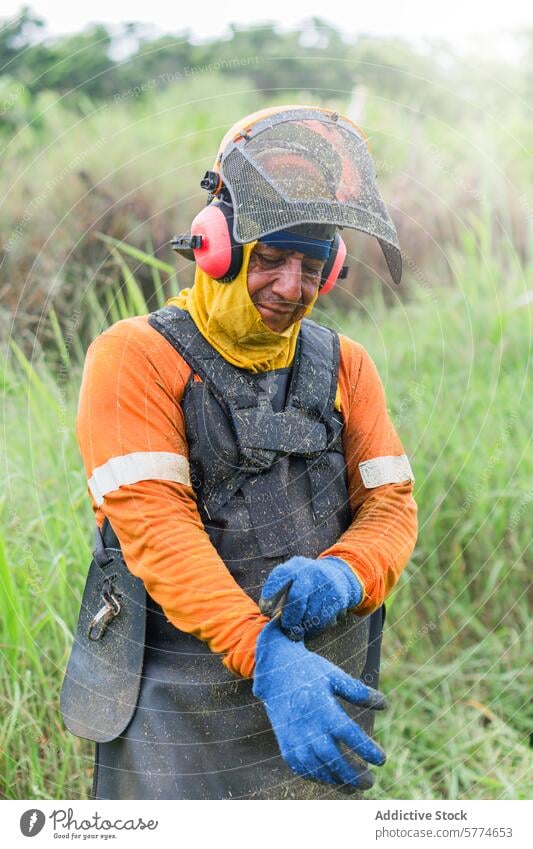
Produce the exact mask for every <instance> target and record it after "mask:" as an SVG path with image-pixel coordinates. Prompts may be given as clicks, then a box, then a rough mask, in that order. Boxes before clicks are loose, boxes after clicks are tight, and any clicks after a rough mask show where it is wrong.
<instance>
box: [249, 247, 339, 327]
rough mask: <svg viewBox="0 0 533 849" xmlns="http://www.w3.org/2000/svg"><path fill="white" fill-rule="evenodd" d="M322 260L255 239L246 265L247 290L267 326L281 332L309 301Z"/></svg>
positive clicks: (311, 298)
mask: <svg viewBox="0 0 533 849" xmlns="http://www.w3.org/2000/svg"><path fill="white" fill-rule="evenodd" d="M323 268H324V262H322V260H319V259H312V258H311V257H309V256H306V255H305V254H303V253H299V252H298V251H288V250H285V249H284V248H276V247H273V246H272V245H266V244H263V243H262V242H258V243H257V245H255V247H254V249H253V251H252V253H251V256H250V263H249V266H248V293H249V295H250V297H251V299H252V301H253V303H254V305H255V307H256V309H257V310H258V311H259V313H260V315H261V318H262V319H263V321H264V323H265V324H266V326H267V327H268V328H269V329H270V330H273V331H274V332H275V333H282V332H283V331H284V330H287V328H288V327H290V326H291V324H294V322H295V321H298V320H299V319H300V318H301V317H302V316H303V314H304V312H305V310H306V308H307V307H308V306H309V304H311V303H312V301H313V298H314V297H315V294H316V291H317V289H318V286H319V283H320V275H321V273H322V269H323Z"/></svg>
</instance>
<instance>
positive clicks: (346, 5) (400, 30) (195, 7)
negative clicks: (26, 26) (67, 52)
mask: <svg viewBox="0 0 533 849" xmlns="http://www.w3.org/2000/svg"><path fill="white" fill-rule="evenodd" d="M27 2H28V5H30V7H31V9H32V11H34V12H35V13H37V14H38V15H39V16H40V17H42V18H44V19H45V20H46V22H47V26H48V29H47V34H50V35H61V34H64V33H69V32H77V31H79V30H80V29H82V28H83V27H84V26H86V25H87V24H88V23H90V22H102V23H106V24H113V25H117V24H123V23H125V22H127V21H142V22H143V23H146V24H151V25H153V26H154V27H155V28H156V30H157V31H158V32H180V31H183V30H184V29H189V30H191V31H192V32H193V33H194V34H195V35H197V36H198V37H200V38H207V37H213V36H217V35H220V34H223V33H224V32H225V31H226V29H227V24H228V23H229V22H233V23H238V24H261V23H264V22H265V21H275V22H277V23H279V24H281V23H283V24H284V25H286V26H287V27H292V26H294V25H295V24H297V23H299V22H300V21H302V20H303V19H305V18H309V17H311V16H313V15H318V16H320V17H322V18H324V19H325V20H327V21H329V22H331V23H332V24H333V25H335V26H336V27H337V28H338V29H341V30H343V31H344V32H346V33H347V34H357V33H372V34H383V35H400V36H403V37H405V38H410V39H413V40H415V41H417V42H419V41H420V40H421V39H425V38H431V39H438V38H442V39H445V40H447V41H450V42H451V43H452V44H453V45H454V46H455V47H457V48H459V49H465V48H466V49H468V48H476V47H480V48H483V43H484V39H483V38H481V39H480V38H479V35H481V36H483V35H485V36H491V39H490V40H491V41H492V39H494V38H495V37H497V38H498V47H499V49H501V51H502V53H504V54H505V53H507V51H508V48H509V44H510V43H511V39H509V38H508V36H507V33H509V32H510V31H512V30H513V29H522V28H524V27H525V26H528V25H529V26H531V25H532V21H533V16H532V15H531V13H529V12H528V10H527V7H528V5H530V4H528V3H526V2H524V0H505V2H503V3H495V2H492V3H491V2H487V1H486V0H470V2H468V0H445V2H444V3H442V2H441V3H438V4H437V3H431V2H429V0H381V2H375V0H374V2H368V0H367V2H364V3H361V2H357V0H351V2H347V0H341V2H340V3H338V5H337V6H335V4H334V3H332V2H326V0H322V2H319V3H317V2H312V0H268V2H265V3H264V4H259V3H256V2H253V3H252V2H251V0H229V2H227V3H223V2H220V0H219V1H218V2H216V3H215V2H213V0H208V2H205V0H204V2H194V1H193V2H188V3H187V2H183V0H182V2H178V3H171V2H169V0H149V2H146V0H143V2H141V0H91V2H90V3H84V4H81V3H75V2H72V0H70V2H67V0H33V2H32V0H27ZM23 5H24V4H23V3H21V2H20V0H1V3H0V17H1V18H5V17H8V18H11V17H13V16H15V15H16V14H17V12H18V11H19V10H20V9H21V7H22V6H23ZM262 8H263V9H264V10H265V11H264V12H261V9H262Z"/></svg>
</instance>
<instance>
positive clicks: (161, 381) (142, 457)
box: [76, 316, 417, 677]
mask: <svg viewBox="0 0 533 849" xmlns="http://www.w3.org/2000/svg"><path fill="white" fill-rule="evenodd" d="M189 376H190V368H189V366H188V365H187V364H186V363H185V361H184V360H183V359H182V357H181V356H180V355H179V354H178V353H177V351H175V350H174V348H173V347H172V346H171V345H170V344H169V343H168V342H167V341H166V340H165V339H164V338H163V337H162V336H161V335H160V334H159V333H158V332H157V331H156V330H154V328H152V327H151V326H150V325H149V324H148V321H147V317H146V316H139V317H137V318H132V319H126V320H124V321H120V322H118V323H117V324H115V325H113V327H111V328H109V329H108V330H106V331H105V332H104V333H102V334H101V335H100V336H99V337H98V338H97V339H96V340H95V341H94V342H93V343H92V345H91V346H90V348H89V351H88V353H87V358H86V362H85V368H84V372H83V380H82V385H81V392H80V399H79V408H78V418H77V430H76V433H77V438H78V442H79V446H80V450H81V454H82V457H83V460H84V463H85V468H86V471H87V477H88V479H89V491H90V494H91V498H92V504H93V510H94V512H95V516H96V521H97V523H98V524H99V525H100V526H101V525H102V523H103V521H104V518H105V516H107V517H108V518H109V521H110V522H111V525H112V527H113V529H114V531H115V533H116V534H117V536H118V539H119V541H120V544H121V548H122V551H123V553H124V558H125V560H126V563H127V565H128V568H129V569H130V571H131V572H132V573H133V574H134V575H137V576H138V577H140V578H141V579H142V580H143V582H144V584H145V586H146V589H147V591H148V593H149V594H150V595H151V596H152V598H154V599H155V601H156V602H157V603H158V604H160V605H161V607H162V608H163V610H164V612H165V614H166V616H167V617H168V619H169V621H170V622H172V623H173V624H174V625H175V626H176V627H177V628H180V629H181V630H183V631H186V632H188V633H191V634H193V635H194V636H196V637H198V638H199V639H201V640H203V641H205V642H206V643H207V644H208V645H209V648H210V649H211V651H213V652H216V653H220V654H221V655H222V656H223V662H224V664H225V665H226V666H227V668H228V669H230V670H232V671H233V672H235V673H236V674H237V675H241V676H243V677H248V676H250V675H251V674H252V672H253V667H254V657H255V643H256V640H257V636H258V634H259V632H260V631H261V629H262V628H263V626H264V625H265V623H266V622H267V621H268V620H267V619H266V617H265V616H263V615H262V614H261V613H260V611H259V608H258V606H257V605H256V603H255V602H254V601H253V600H252V599H251V598H250V597H249V596H248V595H247V594H246V593H245V592H244V591H243V590H242V589H241V588H240V587H239V585H238V584H237V583H236V581H235V580H234V579H233V577H232V576H231V574H230V572H229V570H228V569H227V567H226V565H225V564H224V562H223V561H222V559H221V558H220V556H219V554H218V553H217V551H216V549H215V548H214V546H213V545H212V543H211V540H210V539H209V536H208V535H207V532H206V531H205V529H204V526H203V523H202V520H201V518H200V515H199V512H198V509H197V505H196V499H195V495H194V491H193V489H192V486H191V484H190V478H189V467H188V446H187V439H186V432H185V421H184V415H183V411H182V408H181V401H182V398H183V393H184V389H185V385H186V382H187V380H188V378H189ZM339 389H340V398H341V409H342V413H343V417H344V429H343V446H344V452H345V458H346V464H347V477H348V492H349V497H350V504H351V508H352V511H353V515H354V519H353V521H352V524H351V526H350V527H349V528H348V530H347V531H346V532H345V533H344V534H343V535H342V536H341V537H340V539H339V540H338V541H337V542H336V543H335V545H333V546H331V547H330V548H329V549H327V551H325V552H323V555H321V556H325V555H328V554H332V555H335V556H337V557H342V558H343V560H345V561H346V562H347V563H348V564H349V565H350V566H351V567H352V568H353V569H354V571H355V572H356V574H357V575H358V577H359V578H360V580H361V582H362V584H363V587H364V590H365V595H364V598H363V601H362V603H361V604H360V605H359V607H358V608H357V612H358V613H361V614H363V613H365V614H366V613H369V612H371V611H372V610H374V609H375V608H376V607H378V606H379V605H380V604H381V603H382V602H383V600H384V598H385V597H386V595H387V594H388V593H389V592H390V590H391V588H392V587H393V586H394V584H395V583H396V581H397V580H398V578H399V576H400V573H401V571H402V569H403V568H404V566H405V564H406V563H407V561H408V559H409V556H410V555H411V552H412V550H413V547H414V544H415V540H416V533H417V521H416V505H415V502H414V500H413V497H412V482H411V480H410V479H409V477H410V475H409V474H408V472H406V471H405V469H406V468H407V469H408V468H409V467H408V463H407V460H406V459H405V458H404V455H403V448H402V445H401V442H400V440H399V438H398V436H397V434H396V432H395V430H394V427H393V425H392V424H391V421H390V419H389V416H388V414H387V410H386V405H385V396H384V392H383V387H382V384H381V381H380V379H379V375H378V373H377V371H376V368H375V366H374V364H373V362H372V360H371V359H370V357H369V355H368V354H367V353H366V351H365V350H364V348H362V347H361V346H360V345H358V344H357V343H355V342H352V341H351V340H349V339H347V338H346V337H342V336H341V362H340V368H339ZM360 464H362V465H360ZM404 478H405V479H404ZM390 480H394V481H398V482H394V483H390V482H388V481H390ZM383 481H387V482H383Z"/></svg>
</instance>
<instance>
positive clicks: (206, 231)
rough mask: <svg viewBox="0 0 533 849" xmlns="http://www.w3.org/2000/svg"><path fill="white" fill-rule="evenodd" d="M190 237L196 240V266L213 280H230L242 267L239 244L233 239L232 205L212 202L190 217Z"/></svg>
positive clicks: (240, 246) (222, 281) (194, 250)
mask: <svg viewBox="0 0 533 849" xmlns="http://www.w3.org/2000/svg"><path fill="white" fill-rule="evenodd" d="M191 236H192V237H196V241H197V242H199V243H200V244H199V245H198V247H193V253H194V258H195V260H196V262H197V264H198V265H199V267H200V268H201V269H202V270H203V271H205V272H206V274H209V276H210V277H213V279H214V280H219V281H220V282H221V283H229V282H231V280H233V279H234V278H235V277H236V276H237V274H238V273H239V271H240V269H241V266H242V245H240V244H239V243H238V242H236V241H235V240H234V238H233V208H232V207H231V206H229V205H228V204H227V203H224V202H223V201H213V202H212V203H210V204H209V206H206V207H204V209H202V211H201V212H199V213H198V215H197V216H196V218H195V219H194V220H193V222H192V224H191ZM200 237H201V238H200Z"/></svg>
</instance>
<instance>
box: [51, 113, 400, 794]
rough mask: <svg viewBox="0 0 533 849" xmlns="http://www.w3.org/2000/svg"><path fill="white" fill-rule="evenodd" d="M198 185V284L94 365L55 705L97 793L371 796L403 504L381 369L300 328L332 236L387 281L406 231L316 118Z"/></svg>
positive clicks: (307, 326) (318, 330)
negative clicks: (354, 244) (91, 743)
mask: <svg viewBox="0 0 533 849" xmlns="http://www.w3.org/2000/svg"><path fill="white" fill-rule="evenodd" d="M202 184H203V185H204V187H205V188H207V190H208V191H209V201H208V205H207V206H206V208H205V210H203V211H202V212H201V213H200V214H199V216H197V218H196V219H195V221H194V222H193V225H192V227H191V230H192V233H191V235H190V236H185V237H180V238H179V239H177V240H176V242H175V245H176V247H177V249H179V250H182V251H184V252H185V253H186V255H188V256H190V257H194V259H195V260H196V263H197V265H196V274H195V282H194V285H193V287H192V288H191V289H189V290H185V291H182V292H180V294H179V296H178V297H176V298H172V299H171V300H170V302H169V304H168V305H167V307H166V308H164V309H163V310H159V311H158V312H156V313H154V314H152V315H151V316H141V317H137V318H133V319H128V320H126V321H121V322H119V323H118V324H116V325H114V326H113V327H111V328H110V329H109V330H107V331H106V332H105V333H103V334H102V335H101V336H100V337H98V339H96V340H95V342H93V344H92V345H91V347H90V349H89V352H88V355H87V361H86V364H85V370H84V376H83V383H82V387H81V394H80V404H79V414H78V424H77V435H78V440H79V444H80V448H81V452H82V455H83V459H84V462H85V466H86V470H87V476H88V481H89V490H90V493H91V498H92V503H93V508H94V511H95V515H96V522H97V525H98V527H99V529H100V532H99V533H98V534H97V547H96V550H95V563H96V566H95V563H93V565H92V567H91V569H92V570H93V572H95V573H97V575H99V578H98V577H97V578H96V579H93V578H91V573H90V576H89V580H88V588H87V589H86V595H85V596H84V604H83V605H82V612H81V614H80V625H79V629H78V635H77V639H76V643H75V650H74V651H73V657H72V658H71V661H70V664H69V669H68V670H67V676H66V680H65V688H64V694H63V702H62V707H63V713H64V716H65V720H66V722H67V725H68V727H69V728H71V730H73V731H74V733H78V734H80V735H81V736H86V737H89V738H90V739H94V740H96V741H98V742H97V752H96V765H95V779H94V785H93V796H94V797H95V798H146V799H147V798H175V799H180V798H190V799H215V798H250V799H253V798H259V799H268V798H272V799H277V798H295V799H306V798H309V799H312V798H344V796H343V795H342V794H343V793H344V794H345V793H346V792H347V791H352V793H353V794H355V795H360V793H361V791H363V790H364V789H367V788H368V787H370V786H371V785H372V783H373V780H374V779H373V776H372V774H371V773H370V772H369V770H368V764H374V765H380V764H382V763H383V762H384V760H385V753H384V752H383V750H382V749H381V748H380V747H379V746H378V745H377V744H376V743H375V742H374V741H373V740H372V739H371V737H370V736H369V735H370V734H371V732H372V726H373V711H374V710H376V709H377V710H380V709H382V708H384V707H385V706H386V703H385V699H384V696H383V695H382V694H381V693H380V692H379V691H378V690H377V689H376V686H377V678H378V669H379V650H380V638H381V627H382V622H383V615H384V608H383V601H384V599H385V597H386V595H387V594H388V593H389V592H390V590H391V589H392V587H393V586H394V584H395V583H396V581H397V580H398V577H399V575H400V573H401V571H402V569H403V567H404V566H405V564H406V562H407V560H408V558H409V556H410V554H411V552H412V549H413V546H414V543H415V538H416V506H415V503H414V501H413V498H412V473H411V469H410V466H409V462H408V460H407V458H406V457H405V454H404V451H403V448H402V445H401V443H400V440H399V438H398V436H397V435H396V433H395V431H394V428H393V426H392V424H391V422H390V420H389V417H388V414H387V410H386V405H385V398H384V393H383V388H382V385H381V382H380V379H379V376H378V374H377V372H376V369H375V367H374V365H373V363H372V361H371V359H370V357H369V355H368V354H367V353H366V351H365V350H364V349H363V348H362V347H361V346H360V345H358V344H357V343H355V342H352V341H351V340H349V339H347V338H346V337H342V336H341V337H340V338H339V337H338V336H337V334H335V333H333V332H331V331H329V330H327V329H326V328H322V327H320V326H319V325H316V324H314V323H313V322H310V321H308V320H305V317H306V316H307V315H308V314H309V313H310V312H311V310H312V307H313V305H314V304H315V302H316V299H317V297H318V296H319V293H321V292H325V291H327V290H328V289H331V287H332V286H333V284H334V282H335V280H336V278H337V277H338V276H339V274H340V273H341V266H342V260H343V257H344V255H345V248H344V245H343V242H342V240H341V238H340V236H339V233H338V230H337V228H338V227H339V226H348V227H357V228H358V229H362V230H365V231H366V232H368V233H371V234H372V235H376V236H377V237H378V239H379V240H380V244H381V246H382V248H383V251H384V253H385V256H386V259H387V262H388V264H389V268H390V269H391V273H392V274H393V276H394V277H395V279H396V280H397V281H398V280H399V275H400V271H401V266H400V265H399V251H398V245H397V237H396V233H395V230H394V226H393V225H392V222H391V220H390V218H389V216H388V213H387V212H386V209H385V207H384V204H383V202H382V200H381V198H380V196H379V193H378V191H377V188H376V186H375V182H374V179H373V171H372V167H371V159H370V156H369V154H368V150H367V147H366V143H365V141H364V139H363V138H362V136H361V134H360V131H359V130H358V129H357V128H355V127H354V125H353V124H351V122H349V121H348V120H347V119H345V118H343V117H342V116H339V115H338V114H336V113H331V112H330V111H328V110H321V109H315V108H312V107H298V106H288V107H275V108H272V109H268V110H264V111H263V112H260V113H254V115H251V116H247V117H246V118H244V119H243V120H242V121H241V122H239V124H238V125H236V126H235V127H233V128H232V129H231V130H230V131H229V132H228V134H227V135H226V137H225V138H224V139H223V141H222V143H221V146H220V149H219V152H218V154H217V158H216V161H215V164H214V167H213V170H212V171H210V172H208V173H207V174H206V177H205V178H204V181H203V183H202ZM122 558H123V560H122ZM124 561H125V564H126V565H127V569H124V565H123V564H124ZM121 564H122V566H121ZM93 567H94V569H93ZM97 567H98V568H97ZM121 568H123V569H124V571H125V572H126V573H127V574H126V576H122V577H121V571H120V570H121ZM99 570H100V571H99ZM106 570H107V571H106ZM104 573H105V577H104V578H103V574H104ZM133 576H135V577H133ZM121 581H122V582H123V583H122V584H121ZM128 581H129V582H130V583H128ZM91 582H92V583H91ZM89 584H91V587H92V590H91V589H90V588H89ZM139 587H141V588H142V593H144V591H145V590H146V617H145V620H144V618H143V609H142V608H143V599H144V595H143V596H139V594H138V591H139ZM95 588H96V589H95ZM91 592H93V595H92V596H91ZM94 593H96V595H94ZM99 596H101V598H102V599H103V601H104V606H103V607H102V608H101V610H100V611H97V610H96V609H95V608H94V598H98V597H99ZM139 599H140V601H139ZM84 617H89V618H88V619H87V618H84ZM141 620H142V621H143V623H144V624H143V626H142V629H140V628H139V627H138V623H139V622H140V621H141ZM87 623H89V624H88V628H87ZM129 627H130V628H132V629H133V630H130V631H128V630H127V629H128V628H129ZM135 628H137V630H135ZM120 629H122V630H120ZM87 637H88V638H89V639H87ZM91 641H92V642H91ZM139 646H140V647H141V650H140V652H139V650H138V648H139ZM133 655H134V657H133ZM141 668H142V677H141V675H140V672H141ZM102 669H104V671H105V674H103V673H102V671H101V670H102ZM341 746H344V747H347V750H348V751H347V752H346V751H344V750H341Z"/></svg>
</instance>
